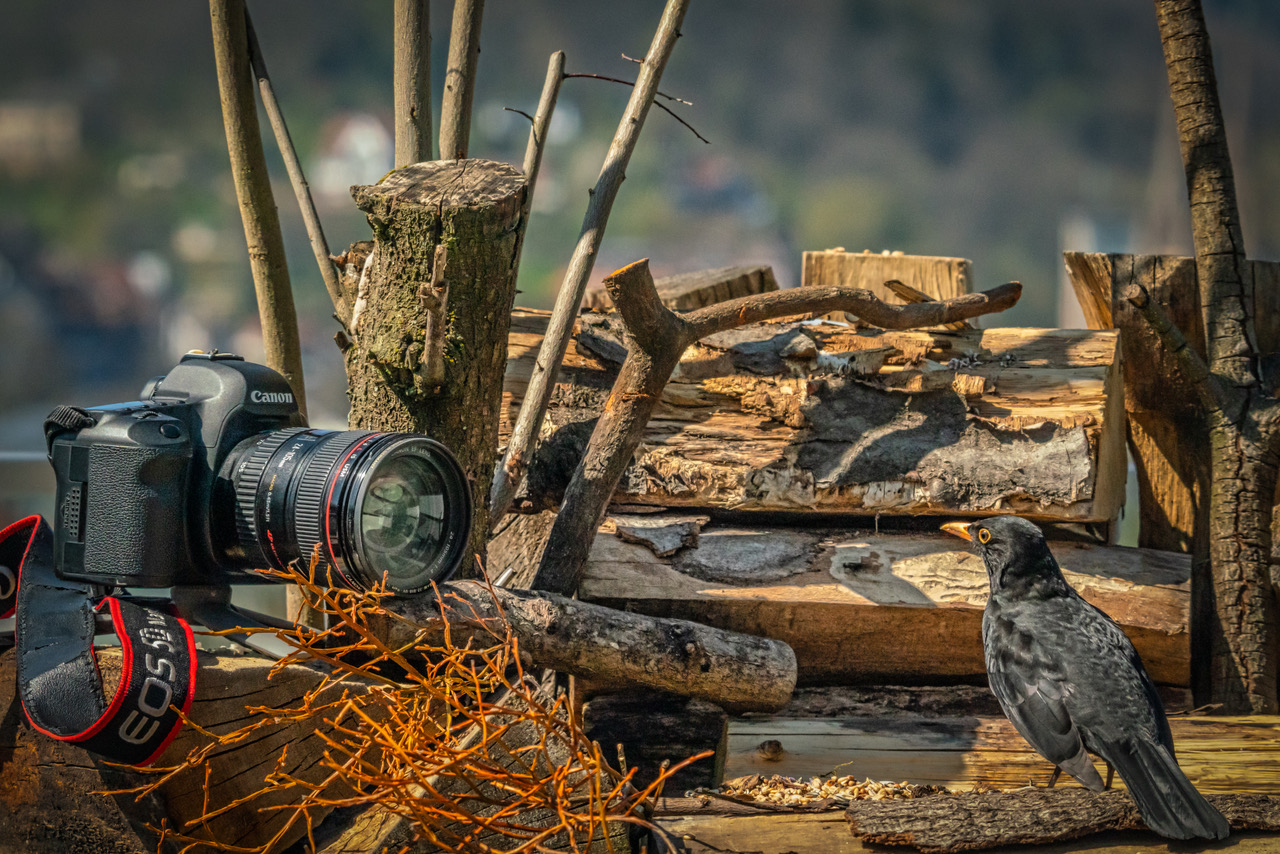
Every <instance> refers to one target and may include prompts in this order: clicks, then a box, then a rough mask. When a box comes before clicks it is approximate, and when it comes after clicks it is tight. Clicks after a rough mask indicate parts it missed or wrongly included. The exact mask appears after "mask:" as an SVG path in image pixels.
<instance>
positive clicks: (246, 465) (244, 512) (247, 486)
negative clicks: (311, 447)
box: [235, 427, 307, 547]
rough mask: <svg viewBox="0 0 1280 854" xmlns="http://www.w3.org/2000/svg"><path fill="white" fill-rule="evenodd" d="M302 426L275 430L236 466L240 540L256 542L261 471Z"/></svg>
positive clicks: (237, 530)
mask: <svg viewBox="0 0 1280 854" xmlns="http://www.w3.org/2000/svg"><path fill="white" fill-rule="evenodd" d="M306 429H307V428H305V427H291V428H288V429H285V430H275V431H272V432H271V433H268V434H266V436H265V437H264V438H263V439H262V440H261V441H260V442H258V443H257V444H256V445H254V447H253V449H252V450H251V451H250V452H249V454H248V456H246V457H245V459H244V461H243V462H241V463H240V465H239V466H238V467H237V468H236V471H235V486H236V509H235V517H236V536H238V537H239V538H240V542H242V543H246V544H253V545H254V546H255V547H256V546H257V545H258V522H257V512H256V509H257V503H258V488H259V487H260V486H261V485H262V474H263V472H265V471H266V470H267V466H268V465H269V464H270V462H271V457H272V455H273V454H275V452H276V451H277V450H279V449H280V446H281V445H283V444H284V443H285V442H286V441H288V440H289V439H291V438H293V437H294V436H296V435H297V434H298V433H301V432H303V431H304V430H306Z"/></svg>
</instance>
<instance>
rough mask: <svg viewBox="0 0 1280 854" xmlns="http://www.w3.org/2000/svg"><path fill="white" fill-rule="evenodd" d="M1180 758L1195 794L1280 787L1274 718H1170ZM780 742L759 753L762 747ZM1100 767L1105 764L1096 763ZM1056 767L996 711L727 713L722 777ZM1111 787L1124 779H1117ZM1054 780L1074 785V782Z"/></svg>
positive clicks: (1006, 774)
mask: <svg viewBox="0 0 1280 854" xmlns="http://www.w3.org/2000/svg"><path fill="white" fill-rule="evenodd" d="M1169 725H1170V727H1171V728H1172V730H1173V740H1174V744H1175V746H1176V747H1177V750H1178V764H1179V765H1180V766H1181V767H1182V770H1183V771H1185V772H1186V774H1187V776H1188V777H1189V778H1190V779H1191V781H1192V782H1193V783H1195V785H1196V788H1198V789H1199V790H1200V791H1201V792H1204V793H1206V794H1208V793H1218V794H1236V793H1246V792H1251V793H1257V794H1270V793H1272V792H1275V791H1277V790H1278V789H1277V787H1278V786H1280V718H1275V717H1263V716H1258V717H1241V718H1234V717H1233V718H1215V717H1187V716H1174V717H1171V718H1170V719H1169ZM768 741H776V742H778V745H776V746H773V749H772V750H771V751H769V752H768V756H766V755H763V754H762V752H761V750H760V745H761V744H762V743H764V742H768ZM1097 767H1098V769H1099V771H1100V772H1101V773H1102V774H1103V775H1105V774H1106V768H1105V766H1104V765H1103V763H1102V762H1101V761H1098V762H1097ZM1052 770H1053V766H1052V764H1050V762H1049V761H1048V760H1047V759H1045V758H1044V757H1042V756H1040V755H1039V754H1038V753H1036V752H1035V751H1034V750H1032V749H1031V746H1030V745H1028V744H1027V742H1026V741H1025V740H1024V739H1023V738H1022V736H1021V735H1019V734H1018V732H1017V730H1015V729H1014V728H1013V725H1012V724H1010V723H1009V721H1008V720H1007V719H1006V718H1005V717H1004V716H1003V715H996V716H964V717H941V718H936V717H923V716H918V715H905V716H895V717H884V716H874V717H859V716H842V717H837V718H829V719H821V720H819V719H789V718H781V717H774V718H764V719H760V718H751V719H746V718H732V719H730V721H729V755H728V758H727V759H726V761H725V777H726V778H728V779H733V778H735V777H740V776H745V775H748V774H765V775H768V774H783V775H787V776H791V777H806V778H807V777H812V776H822V775H825V774H831V773H836V774H840V775H844V774H852V775H855V776H857V777H859V778H864V777H869V778H871V779H873V780H892V781H900V780H901V781H907V782H910V783H915V784H917V785H936V786H946V787H948V788H951V789H961V790H964V789H971V788H973V787H975V786H979V785H981V786H994V787H999V788H1017V787H1019V786H1025V785H1027V784H1028V783H1029V782H1031V783H1034V784H1035V785H1040V786H1042V785H1044V784H1045V783H1047V782H1048V779H1049V775H1050V773H1051V772H1052ZM1115 785H1116V786H1118V787H1123V783H1122V781H1120V780H1119V778H1117V779H1116V781H1115ZM1058 787H1066V788H1078V787H1079V784H1078V783H1076V782H1075V780H1070V779H1066V775H1063V779H1060V780H1059V781H1058Z"/></svg>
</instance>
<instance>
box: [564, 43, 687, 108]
mask: <svg viewBox="0 0 1280 854" xmlns="http://www.w3.org/2000/svg"><path fill="white" fill-rule="evenodd" d="M623 56H624V57H626V58H627V59H631V58H630V57H627V55H626V54H623ZM631 61H632V62H641V60H639V59H632V60H631ZM564 76H565V77H586V78H588V79H590V80H607V81H608V82H610V83H621V84H622V85H623V86H634V85H636V84H635V81H634V80H623V79H622V78H621V77H609V76H608V75H605V74H587V73H586V72H574V73H573V74H566V75H564ZM653 94H654V95H655V96H656V97H658V98H666V99H667V100H668V101H675V102H676V103H678V104H685V105H686V106H690V107H692V106H693V101H686V100H685V99H684V98H677V97H676V96H675V95H668V94H667V93H666V92H661V91H659V92H654V93H653Z"/></svg>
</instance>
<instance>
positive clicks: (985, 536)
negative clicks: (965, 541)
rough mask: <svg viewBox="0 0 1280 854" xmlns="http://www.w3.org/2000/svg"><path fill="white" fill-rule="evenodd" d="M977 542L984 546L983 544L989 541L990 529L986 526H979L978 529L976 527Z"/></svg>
mask: <svg viewBox="0 0 1280 854" xmlns="http://www.w3.org/2000/svg"><path fill="white" fill-rule="evenodd" d="M978 542H980V543H982V544H983V545H984V546H985V545H986V544H987V543H989V542H991V532H990V531H988V530H987V529H986V528H979V529H978Z"/></svg>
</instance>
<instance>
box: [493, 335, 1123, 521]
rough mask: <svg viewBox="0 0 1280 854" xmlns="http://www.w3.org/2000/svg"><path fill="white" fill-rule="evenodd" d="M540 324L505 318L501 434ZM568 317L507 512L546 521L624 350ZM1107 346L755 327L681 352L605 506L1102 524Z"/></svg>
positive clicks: (1109, 429) (1109, 424)
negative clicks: (522, 475)
mask: <svg viewBox="0 0 1280 854" xmlns="http://www.w3.org/2000/svg"><path fill="white" fill-rule="evenodd" d="M544 324H545V315H543V314H541V313H538V312H532V311H524V310H518V311H517V312H516V314H515V316H514V318H513V321H512V329H511V338H510V343H509V345H508V351H509V361H508V366H507V376H506V386H505V388H506V395H505V396H504V406H503V416H504V418H503V422H502V424H501V427H500V430H501V432H502V434H503V435H504V436H505V435H506V433H507V431H508V430H509V429H510V423H511V419H512V418H513V416H514V412H515V407H516V406H517V405H518V402H519V401H520V400H521V399H522V397H523V393H524V388H525V385H526V383H527V381H528V377H529V376H530V373H531V371H532V366H533V359H534V357H535V355H536V353H537V347H538V342H539V340H540V332H541V329H542V327H543V326H544ZM619 326H620V324H619V321H618V319H617V318H616V316H614V315H599V314H590V313H588V314H584V315H582V316H580V317H579V319H578V324H577V327H576V330H575V335H576V337H575V343H576V349H575V350H571V351H570V353H569V354H568V355H567V357H566V360H565V364H564V367H563V368H562V373H561V377H560V385H559V387H558V388H557V391H556V397H555V399H554V400H553V405H552V408H551V410H550V411H549V413H548V423H549V424H550V428H545V429H544V442H543V444H542V446H541V448H540V450H539V452H538V454H537V456H536V457H535V461H536V462H535V465H534V466H533V467H532V471H531V474H530V479H529V481H528V484H527V486H526V489H525V493H524V494H523V496H522V498H523V501H524V504H523V506H524V508H525V509H527V510H536V509H543V508H549V507H554V506H556V504H557V503H558V501H559V497H560V494H561V492H562V491H563V489H564V483H565V480H566V478H567V477H568V474H569V473H570V472H571V471H572V469H573V467H574V466H575V465H576V464H577V461H578V459H579V458H580V457H581V455H582V452H583V448H584V446H585V442H586V438H587V436H588V435H589V433H590V431H591V429H592V426H593V423H594V419H595V418H596V417H597V416H598V415H599V414H600V412H601V410H602V409H603V406H604V402H605V399H606V398H607V397H608V395H609V390H610V388H611V387H612V384H613V381H614V378H615V377H616V372H617V366H618V363H619V362H620V361H621V360H622V359H624V358H625V353H626V349H625V346H626V345H625V341H624V338H623V336H622V333H621V331H620V329H619ZM1120 365H1121V359H1120V353H1119V350H1118V336H1117V335H1115V334H1114V333H1111V332H1085V331H1077V330H1052V329H990V330H985V331H968V332H925V331H903V332H883V331H872V330H855V329H851V328H849V327H848V326H847V325H841V324H837V323H825V322H813V321H810V322H779V323H758V324H752V325H750V326H746V327H742V328H739V329H735V330H732V331H729V332H722V333H719V334H717V335H714V336H711V337H709V338H707V339H706V340H704V341H702V342H700V343H699V344H696V345H694V346H693V347H690V348H689V350H688V351H687V352H686V353H685V355H684V357H683V358H682V359H681V360H680V362H679V364H678V365H677V366H676V369H675V371H674V372H673V374H672V377H671V380H670V382H668V383H667V385H666V387H665V388H664V389H663V390H662V397H661V400H660V402H659V404H658V406H657V408H656V410H655V412H654V415H653V417H652V419H651V420H650V421H649V425H648V427H647V429H646V430H645V432H644V436H643V439H642V441H641V445H640V448H639V450H638V452H637V454H636V456H635V459H634V461H633V462H632V464H631V465H630V466H629V467H628V468H627V470H626V472H625V473H624V474H623V477H622V480H621V483H620V485H619V488H618V491H617V493H616V495H615V499H614V500H615V501H618V502H624V503H628V504H644V505H654V506H662V507H700V508H720V509H726V510H769V511H822V512H829V513H859V514H865V515H872V514H876V513H901V514H906V513H910V514H918V513H934V514H955V513H962V514H974V515H982V514H993V513H1009V512H1016V513H1022V514H1025V515H1028V516H1030V517H1031V518H1035V519H1039V520H1043V521H1050V520H1071V521H1080V522H1107V521H1110V520H1112V519H1113V518H1114V517H1115V515H1116V514H1117V512H1118V510H1119V508H1120V506H1121V504H1122V503H1123V500H1124V480H1125V474H1126V471H1125V469H1126V460H1125V454H1124V432H1123V429H1124V424H1123V421H1124V419H1123V390H1122V388H1121V382H1120Z"/></svg>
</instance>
